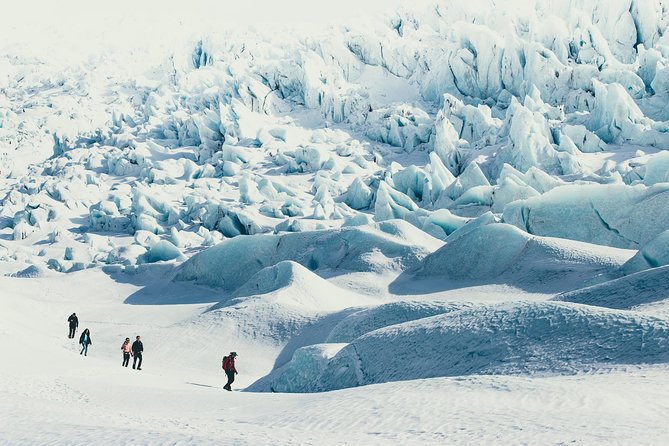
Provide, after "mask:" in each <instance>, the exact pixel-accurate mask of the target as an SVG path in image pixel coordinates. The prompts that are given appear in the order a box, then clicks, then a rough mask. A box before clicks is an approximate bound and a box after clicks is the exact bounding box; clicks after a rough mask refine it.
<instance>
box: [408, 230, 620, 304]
mask: <svg viewBox="0 0 669 446" xmlns="http://www.w3.org/2000/svg"><path fill="white" fill-rule="evenodd" d="M454 235H457V234H454ZM632 253H633V252H630V251H627V250H622V249H611V248H608V249H607V248H604V247H601V246H597V245H591V244H587V243H581V242H575V241H571V240H564V239H558V238H549V237H537V236H532V235H529V234H527V233H526V232H523V231H521V230H519V229H517V228H515V227H513V226H510V225H507V224H489V225H484V226H480V227H475V228H474V229H472V230H471V231H469V232H467V233H466V234H464V235H462V236H460V237H457V238H455V239H453V240H450V239H449V241H447V243H446V245H445V246H444V247H442V248H440V249H439V250H437V251H435V252H434V253H432V254H430V255H429V256H427V257H426V258H425V259H424V260H423V262H422V264H421V266H420V267H419V269H418V271H417V275H418V276H419V277H442V278H443V279H444V282H446V283H448V282H449V281H450V282H456V283H457V282H461V283H462V282H467V283H491V282H496V283H506V284H511V285H516V286H519V287H522V288H526V289H536V290H544V291H549V292H550V291H555V290H560V289H562V290H564V289H567V288H570V287H577V286H578V285H579V284H582V283H583V282H585V281H589V280H593V279H594V278H596V277H598V276H600V275H606V274H610V273H613V272H614V271H615V270H616V269H617V268H618V267H620V266H621V265H622V264H623V263H624V262H625V261H626V260H628V259H629V258H630V257H631V255H632Z"/></svg>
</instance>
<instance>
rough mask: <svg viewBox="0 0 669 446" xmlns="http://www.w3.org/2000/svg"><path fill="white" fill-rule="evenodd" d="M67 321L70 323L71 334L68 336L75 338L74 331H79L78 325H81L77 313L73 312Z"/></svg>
mask: <svg viewBox="0 0 669 446" xmlns="http://www.w3.org/2000/svg"><path fill="white" fill-rule="evenodd" d="M67 322H69V323H70V334H69V335H67V337H68V338H70V339H73V338H74V333H75V332H76V331H77V327H78V326H79V319H78V318H77V313H72V314H71V315H70V317H68V318H67Z"/></svg>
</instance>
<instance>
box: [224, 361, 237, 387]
mask: <svg viewBox="0 0 669 446" xmlns="http://www.w3.org/2000/svg"><path fill="white" fill-rule="evenodd" d="M236 357H237V353H236V352H230V355H229V356H224V357H223V370H224V371H225V374H226V375H227V376H228V383H227V384H226V385H224V386H223V388H224V389H225V390H227V391H229V392H231V391H232V388H231V387H230V385H231V384H232V383H233V382H235V375H236V374H237V367H235V358H236Z"/></svg>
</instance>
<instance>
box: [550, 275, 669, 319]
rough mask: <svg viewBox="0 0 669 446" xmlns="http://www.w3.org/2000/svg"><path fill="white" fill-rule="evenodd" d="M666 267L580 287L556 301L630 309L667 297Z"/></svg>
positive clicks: (668, 292) (668, 294)
mask: <svg viewBox="0 0 669 446" xmlns="http://www.w3.org/2000/svg"><path fill="white" fill-rule="evenodd" d="M668 278H669V267H667V266H664V267H661V268H653V269H648V270H645V271H641V272H638V273H634V274H630V275H629V276H625V277H621V278H619V279H615V280H611V281H608V282H604V283H601V284H598V285H594V286H591V287H587V288H582V289H580V290H575V291H570V292H567V293H562V294H559V295H558V296H557V297H556V300H562V301H566V302H576V303H581V304H587V305H596V306H598V307H607V308H619V309H632V308H635V307H639V306H643V305H646V304H654V303H657V302H661V301H665V300H667V299H669V288H668V287H667V279H668Z"/></svg>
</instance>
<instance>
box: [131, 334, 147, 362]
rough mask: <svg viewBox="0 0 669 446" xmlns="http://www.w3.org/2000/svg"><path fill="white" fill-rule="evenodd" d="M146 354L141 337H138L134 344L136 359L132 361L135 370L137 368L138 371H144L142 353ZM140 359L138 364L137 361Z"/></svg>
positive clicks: (133, 349)
mask: <svg viewBox="0 0 669 446" xmlns="http://www.w3.org/2000/svg"><path fill="white" fill-rule="evenodd" d="M143 352H144V344H142V341H140V340H139V336H137V339H136V340H135V342H133V343H132V356H134V357H135V359H133V360H132V368H133V369H134V368H135V366H137V370H142V353H143ZM138 359H139V364H137V360H138Z"/></svg>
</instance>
